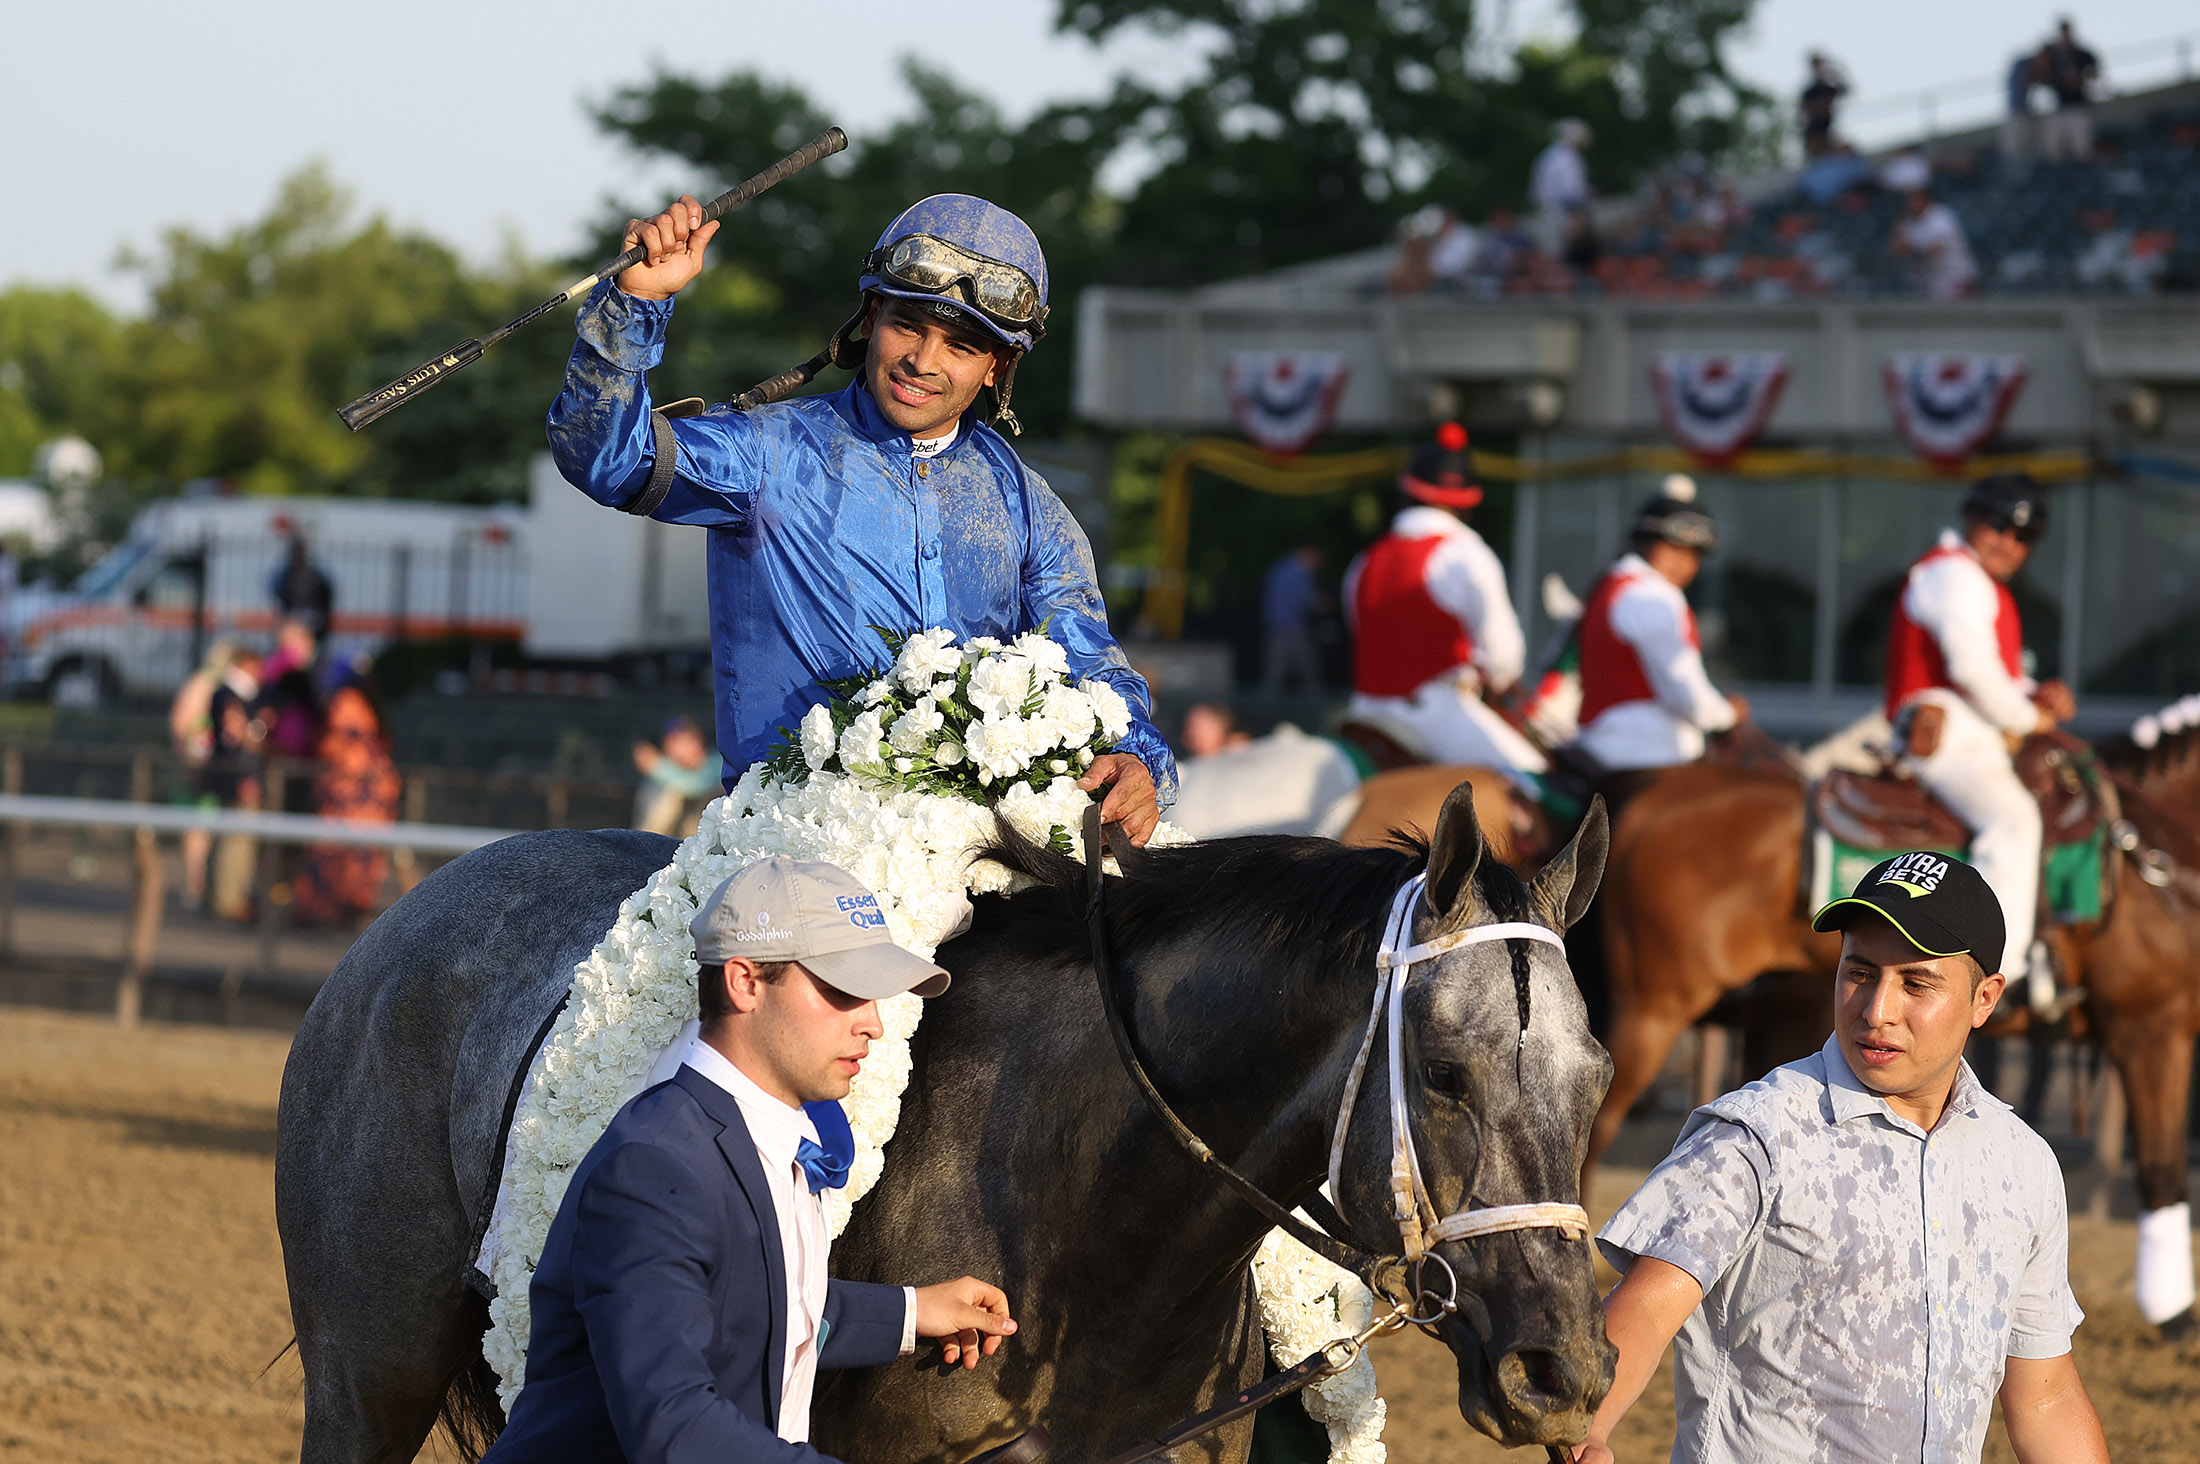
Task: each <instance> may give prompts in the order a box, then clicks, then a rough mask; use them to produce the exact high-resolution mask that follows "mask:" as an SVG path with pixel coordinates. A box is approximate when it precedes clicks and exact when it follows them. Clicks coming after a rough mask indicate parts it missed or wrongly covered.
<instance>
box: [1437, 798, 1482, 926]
mask: <svg viewBox="0 0 2200 1464" xmlns="http://www.w3.org/2000/svg"><path fill="white" fill-rule="evenodd" d="M1484 848H1485V844H1484V842H1483V838H1482V821H1481V820H1480V819H1478V818H1476V817H1475V816H1474V784H1473V783H1471V782H1464V783H1461V784H1460V785H1459V786H1458V787H1456V788H1454V789H1452V790H1451V792H1450V793H1449V794H1448V795H1446V796H1445V798H1444V806H1443V809H1442V811H1440V812H1439V813H1438V814H1437V815H1436V837H1435V838H1434V839H1432V840H1430V841H1429V847H1428V903H1429V908H1430V909H1431V910H1434V911H1435V912H1436V913H1437V914H1439V915H1452V914H1456V913H1458V907H1459V905H1460V903H1461V901H1462V900H1463V899H1464V898H1466V897H1468V896H1470V895H1471V894H1472V892H1473V889H1474V871H1475V870H1476V869H1477V868H1479V867H1480V866H1481V863H1482V851H1483V849H1484Z"/></svg>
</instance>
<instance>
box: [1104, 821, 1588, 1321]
mask: <svg viewBox="0 0 2200 1464" xmlns="http://www.w3.org/2000/svg"><path fill="white" fill-rule="evenodd" d="M1083 832H1084V852H1085V886H1086V901H1085V917H1086V925H1087V928H1088V931H1089V933H1090V937H1091V940H1092V955H1093V973H1094V975H1095V977H1096V978H1097V979H1098V982H1099V986H1100V1004H1101V1007H1102V1008H1103V1010H1105V1012H1106V1013H1107V1018H1108V1031H1109V1033H1110V1035H1111V1036H1112V1037H1113V1038H1114V1039H1115V1050H1116V1055H1117V1056H1118V1057H1119V1058H1120V1059H1121V1060H1122V1063H1123V1067H1124V1069H1125V1070H1126V1071H1127V1072H1128V1073H1129V1074H1130V1077H1131V1081H1132V1082H1133V1083H1134V1084H1135V1085H1136V1086H1137V1088H1138V1091H1139V1094H1140V1096H1141V1097H1143V1098H1144V1099H1145V1101H1146V1106H1147V1107H1148V1108H1150V1109H1151V1110H1152V1111H1153V1113H1154V1115H1155V1116H1156V1117H1157V1118H1159V1119H1160V1120H1161V1122H1162V1126H1163V1127H1164V1128H1166V1129H1167V1130H1168V1131H1169V1133H1170V1135H1171V1136H1172V1137H1173V1138H1175V1140H1176V1141H1177V1143H1178V1144H1179V1145H1181V1146H1182V1147H1183V1149H1184V1150H1185V1152H1186V1153H1188V1154H1190V1155H1191V1156H1192V1157H1193V1158H1194V1159H1196V1160H1198V1161H1199V1162H1200V1163H1201V1164H1203V1165H1205V1166H1207V1167H1208V1168H1211V1169H1212V1170H1213V1171H1214V1172H1215V1174H1216V1175H1217V1176H1218V1177H1220V1178H1221V1179H1222V1181H1223V1182H1224V1183H1225V1184H1227V1185H1229V1186H1230V1188H1232V1189H1233V1190H1235V1191H1237V1193H1238V1195H1239V1197H1240V1198H1242V1199H1243V1200H1244V1201H1245V1202H1246V1203H1247V1204H1249V1205H1251V1206H1252V1207H1253V1209H1255V1210H1256V1211H1258V1212H1259V1213H1260V1215H1261V1216H1262V1218H1264V1219H1266V1220H1267V1221H1268V1222H1269V1223H1270V1224H1272V1225H1274V1226H1276V1227H1277V1228H1278V1229H1280V1230H1283V1231H1284V1232H1286V1233H1287V1234H1289V1235H1290V1236H1291V1237H1292V1238H1293V1239H1295V1240H1297V1241H1298V1242H1299V1243H1300V1244H1301V1245H1304V1246H1305V1247H1307V1249H1309V1250H1311V1251H1313V1252H1314V1253H1315V1254H1317V1255H1319V1256H1321V1257H1323V1258H1324V1259H1326V1260H1328V1261H1330V1262H1332V1263H1334V1264H1336V1265H1338V1266H1341V1267H1343V1268H1344V1269H1346V1270H1348V1271H1351V1272H1353V1273H1355V1274H1356V1275H1358V1276H1359V1277H1360V1279H1361V1280H1362V1281H1364V1282H1366V1283H1367V1286H1368V1288H1369V1289H1370V1290H1372V1291H1375V1292H1377V1293H1378V1294H1380V1295H1383V1296H1386V1297H1388V1298H1390V1300H1391V1302H1392V1303H1393V1304H1394V1305H1395V1306H1397V1307H1398V1308H1399V1311H1400V1313H1401V1315H1402V1316H1403V1318H1404V1320H1406V1321H1409V1322H1414V1323H1418V1324H1422V1325H1427V1324H1430V1323H1433V1322H1435V1321H1438V1320H1440V1319H1441V1318H1442V1317H1443V1316H1444V1315H1446V1314H1449V1313H1451V1312H1454V1311H1456V1310H1458V1304H1459V1295H1458V1292H1459V1281H1458V1277H1457V1275H1456V1274H1453V1273H1452V1270H1451V1266H1450V1264H1449V1263H1448V1262H1446V1261H1445V1260H1444V1259H1443V1257H1442V1256H1437V1255H1435V1252H1434V1250H1433V1247H1435V1246H1438V1245H1441V1244H1443V1243H1445V1242H1446V1241H1460V1240H1471V1239H1474V1238H1475V1237H1478V1236H1484V1235H1498V1234H1502V1233H1504V1232H1506V1231H1512V1230H1558V1231H1561V1232H1563V1233H1564V1234H1566V1235H1568V1236H1571V1237H1575V1238H1578V1239H1580V1240H1583V1241H1586V1240H1587V1239H1588V1238H1589V1212H1588V1211H1587V1210H1585V1209H1583V1208H1582V1207H1581V1206H1580V1205H1569V1204H1556V1203H1543V1204H1523V1205H1491V1206H1485V1207H1482V1208H1479V1209H1478V1208H1474V1207H1472V1206H1471V1205H1470V1206H1469V1207H1468V1208H1465V1209H1460V1210H1456V1211H1453V1212H1452V1213H1451V1214H1449V1215H1438V1214H1437V1211H1436V1205H1435V1201H1434V1200H1433V1199H1432V1198H1431V1197H1430V1195H1429V1192H1428V1188H1427V1186H1426V1185H1425V1184H1424V1183H1423V1182H1422V1179H1421V1161H1420V1155H1419V1153H1418V1151H1417V1150H1416V1149H1415V1146H1414V1142H1413V1125H1412V1122H1411V1117H1410V1115H1409V1113H1408V1111H1407V1108H1406V1086H1405V1067H1404V1062H1403V1048H1404V1028H1405V991H1406V986H1407V984H1408V982H1410V981H1411V980H1412V977H1413V969H1414V967H1415V966H1417V965H1420V964H1421V963H1422V962H1425V961H1428V960H1432V959H1434V958H1435V957H1437V956H1440V955H1443V954H1444V953H1445V952H1447V951H1453V950H1457V949H1459V948H1460V947H1462V946H1468V945H1479V944H1482V943H1483V942H1486V941H1496V940H1539V941H1542V942H1544V943H1546V944H1549V945H1555V946H1558V947H1559V948H1560V949H1562V950H1563V949H1564V947H1565V941H1564V939H1563V938H1562V937H1561V936H1560V935H1559V934H1558V933H1557V932H1556V931H1554V930H1551V929H1550V928H1548V927H1547V926H1542V925H1534V924H1529V923H1526V922H1517V921H1508V922H1504V923H1500V924H1493V925H1475V926H1469V927H1468V928H1466V929H1464V930H1454V931H1450V932H1447V933H1445V934H1443V935H1440V936H1438V937H1436V938H1435V939H1434V940H1430V941H1426V942H1424V943H1422V944H1420V945H1407V944H1405V943H1406V942H1407V941H1408V940H1410V939H1411V937H1412V932H1413V916H1414V911H1415V909H1416V907H1417V906H1418V905H1419V904H1420V903H1421V900H1422V895H1423V892H1424V890H1425V889H1426V886H1427V876H1426V875H1425V874H1417V875H1415V876H1414V877H1413V878H1412V879H1410V880H1408V881H1407V882H1406V884H1405V887H1404V888H1402V889H1400V890H1399V891H1398V894H1397V896H1396V898H1394V899H1393V900H1392V901H1391V907H1390V918H1389V920H1388V921H1387V922H1386V924H1385V927H1384V931H1383V943H1382V948H1381V951H1380V953H1379V954H1378V955H1377V957H1376V969H1377V973H1378V974H1377V977H1376V982H1375V1001H1374V1006H1373V1009H1372V1010H1371V1011H1370V1013H1369V1015H1368V1024H1367V1035H1366V1036H1365V1037H1364V1038H1362V1039H1361V1042H1360V1050H1359V1054H1358V1056H1357V1057H1356V1058H1355V1059H1354V1060H1353V1063H1352V1072H1351V1076H1350V1077H1349V1078H1347V1079H1346V1080H1345V1090H1344V1098H1343V1101H1342V1103H1341V1105H1340V1107H1339V1110H1338V1113H1337V1126H1336V1131H1335V1134H1334V1136H1333V1137H1332V1139H1331V1141H1330V1146H1329V1198H1328V1199H1323V1198H1322V1197H1321V1196H1319V1195H1312V1196H1309V1197H1308V1198H1307V1201H1306V1202H1305V1204H1304V1206H1303V1208H1304V1210H1305V1211H1306V1213H1307V1214H1309V1215H1312V1216H1314V1217H1315V1218H1316V1219H1317V1220H1318V1221H1319V1222H1320V1224H1321V1228H1320V1229H1316V1228H1315V1227H1314V1226H1312V1225H1309V1224H1307V1223H1306V1222H1305V1221H1304V1220H1301V1219H1300V1218H1299V1217H1298V1216H1297V1215H1294V1214H1293V1213H1292V1212H1291V1210H1290V1208H1289V1207H1288V1206H1286V1205H1284V1204H1282V1203H1281V1202H1279V1201H1277V1200H1276V1199H1275V1198H1273V1197H1272V1196H1270V1195H1269V1194H1268V1193H1267V1192H1266V1191H1265V1190H1263V1189H1261V1187H1260V1186H1259V1185H1257V1184H1255V1183H1254V1182H1253V1181H1252V1180H1250V1179H1248V1178H1246V1177H1245V1176H1244V1175H1243V1174H1240V1173H1239V1172H1238V1171H1237V1170H1236V1169H1233V1168H1232V1167H1231V1166H1230V1165H1229V1164H1227V1163H1225V1162H1224V1161H1223V1160H1222V1158H1221V1157H1220V1156H1219V1155H1217V1154H1216V1153H1215V1151H1214V1150H1213V1149H1212V1148H1210V1147H1209V1146H1208V1145H1207V1144H1206V1142H1205V1141H1204V1140H1202V1139H1201V1138H1200V1137H1199V1135H1198V1134H1196V1133H1194V1132H1193V1131H1192V1129H1191V1127H1190V1126H1189V1125H1187V1124H1186V1123H1185V1122H1184V1120H1183V1119H1181V1118H1179V1117H1178V1116H1177V1114H1176V1111H1175V1110H1174V1109H1173V1108H1171V1107H1170V1106H1169V1102H1168V1100H1167V1099H1166V1098H1163V1097H1162V1096H1161V1092H1160V1090H1159V1089H1158V1088H1156V1087H1155V1086H1154V1082H1153V1078H1152V1076H1151V1075H1150V1074H1148V1073H1147V1071H1146V1065H1145V1063H1144V1062H1143V1061H1142V1060H1141V1059H1140V1057H1139V1055H1138V1049H1137V1046H1136V1044H1135V1043H1134V1042H1133V1041H1132V1040H1131V1034H1130V1029H1129V1027H1128V1025H1127V1024H1126V1023H1125V1021H1124V1017H1123V1008H1122V1001H1121V998H1120V995H1119V994H1118V991H1117V986H1118V982H1117V979H1116V970H1115V960H1114V951H1113V942H1112V940H1111V939H1110V935H1109V931H1108V925H1107V919H1106V914H1105V911H1104V909H1103V906H1102V890H1103V888H1104V885H1105V876H1104V874H1103V872H1102V868H1101V866H1102V863H1103V859H1104V856H1105V854H1106V841H1105V836H1104V834H1103V832H1102V829H1101V824H1100V809H1099V805H1097V804H1095V805H1093V806H1092V807H1091V808H1089V809H1087V810H1086V813H1085V823H1084V830H1083ZM1386 1014H1387V1021H1386ZM1525 1018H1526V1011H1525V1008H1523V1021H1522V1026H1521V1033H1520V1040H1521V1043H1522V1045H1523V1046H1524V1045H1525V1044H1526V1042H1527V1038H1528V1034H1527V1026H1526V1020H1525ZM1386 1027H1387V1030H1388V1033H1389V1042H1388V1046H1387V1049H1386V1051H1387V1053H1388V1056H1389V1063H1390V1127H1391V1134H1392V1151H1391V1173H1390V1186H1391V1198H1392V1214H1393V1218H1394V1219H1395V1220H1396V1221H1397V1223H1398V1238H1399V1247H1400V1249H1399V1251H1398V1253H1396V1254H1378V1253H1376V1252H1374V1251H1370V1250H1368V1249H1366V1248H1365V1247H1363V1246H1361V1245H1359V1244H1357V1243H1355V1242H1354V1241H1352V1240H1348V1239H1346V1238H1345V1232H1347V1230H1348V1228H1349V1227H1347V1226H1346V1225H1345V1223H1344V1220H1343V1217H1342V1216H1341V1215H1340V1214H1339V1213H1338V1211H1337V1208H1336V1205H1335V1198H1336V1196H1337V1195H1338V1194H1339V1193H1341V1184H1340V1173H1341V1169H1342V1165H1343V1160H1344V1145H1345V1137H1346V1133H1347V1131H1348V1130H1349V1129H1350V1127H1351V1124H1352V1111H1353V1108H1354V1106H1355V1102H1356V1099H1357V1096H1358V1093H1359V1089H1360V1085H1361V1082H1362V1080H1363V1079H1364V1078H1365V1076H1366V1072H1367V1059H1368V1055H1369V1053H1370V1052H1372V1051H1373V1050H1374V1045H1375V1035H1376V1033H1377V1032H1378V1031H1381V1030H1384V1029H1385V1028H1386ZM1470 1198H1471V1196H1470ZM1432 1256H1433V1257H1434V1259H1435V1260H1436V1262H1437V1264H1439V1265H1441V1266H1443V1267H1444V1271H1445V1273H1446V1275H1447V1276H1448V1277H1449V1278H1450V1284H1449V1287H1448V1290H1447V1294H1445V1295H1443V1296H1436V1295H1435V1294H1434V1293H1431V1292H1426V1291H1424V1290H1423V1289H1422V1287H1421V1285H1420V1281H1421V1272H1422V1270H1423V1267H1424V1263H1425V1262H1426V1260H1427V1259H1428V1258H1430V1257H1432ZM1409 1272H1410V1280H1409ZM1424 1301H1427V1302H1430V1303H1431V1304H1432V1305H1433V1306H1434V1308H1435V1310H1434V1311H1433V1312H1431V1313H1430V1314H1429V1315H1426V1316H1423V1315H1420V1314H1418V1313H1419V1309H1420V1306H1421V1303H1422V1302H1424Z"/></svg>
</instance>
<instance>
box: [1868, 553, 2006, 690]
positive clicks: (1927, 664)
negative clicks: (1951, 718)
mask: <svg viewBox="0 0 2200 1464" xmlns="http://www.w3.org/2000/svg"><path fill="white" fill-rule="evenodd" d="M1951 558H1954V559H1971V558H1973V556H1972V554H1971V551H1970V550H1968V549H1960V548H1959V549H1951V548H1949V547H1948V546H1947V545H1945V544H1943V545H1936V546H1935V547H1934V548H1933V549H1932V550H1931V552H1929V553H1928V554H1926V555H1925V557H1924V558H1922V559H1920V560H1918V562H1917V563H1915V564H1913V565H1911V566H1910V575H1915V574H1916V573H1917V572H1918V571H1919V570H1921V569H1923V568H1924V567H1925V566H1926V565H1928V564H1932V563H1934V562H1936V561H1938V560H1942V559H1951ZM1975 562H1976V561H1975V560H1974V563H1975ZM1979 573H1980V574H1985V573H1986V571H1985V569H1984V568H1983V567H1981V568H1980V569H1979ZM1989 578H1991V576H1989ZM1993 585H1994V594H1995V595H1996V597H1997V598H1998V599H1999V601H2000V603H1999V604H1998V605H1997V606H1996V607H1995V610H1994V641H1995V643H1996V646H1997V647H1998V648H1999V650H2000V651H2001V665H2002V669H2003V670H2005V671H2007V672H2008V673H2009V674H2010V676H2011V677H2013V678H2020V677H2022V676H2023V675H2024V627H2023V625H2022V624H2020V623H2019V622H2018V620H2017V597H2016V596H2014V595H2012V594H2010V593H2009V587H2008V586H2007V585H2005V584H2003V583H2002V582H2001V581H1999V580H1994V581H1993ZM1909 597H1910V576H1909V575H1906V576H1904V577H1903V581H1902V593H1901V594H1899V595H1897V596H1895V601H1894V621H1893V623H1892V624H1890V625H1889V626H1888V627H1887V716H1888V717H1889V718H1892V717H1893V716H1894V714H1895V713H1896V712H1898V711H1900V710H1901V709H1902V704H1903V703H1904V702H1906V701H1908V700H1909V699H1910V698H1911V697H1913V696H1916V695H1917V694H1918V693H1919V692H1921V691H1934V690H1940V691H1954V692H1957V693H1958V694H1959V695H1960V694H1961V688H1959V687H1958V686H1957V685H1956V684H1955V683H1954V682H1953V681H1950V680H1949V679H1948V658H1947V657H1946V656H1944V655H1942V654H1941V650H1940V642H1939V640H1938V639H1937V638H1935V637H1934V635H1933V633H1932V632H1931V631H1929V630H1927V629H1925V627H1924V626H1922V625H1919V624H1918V623H1917V622H1916V621H1914V620H1912V619H1911V618H1910V612H1909V608H1908V606H1907V604H1906V603H1905V602H1906V601H1907V600H1908V599H1909Z"/></svg>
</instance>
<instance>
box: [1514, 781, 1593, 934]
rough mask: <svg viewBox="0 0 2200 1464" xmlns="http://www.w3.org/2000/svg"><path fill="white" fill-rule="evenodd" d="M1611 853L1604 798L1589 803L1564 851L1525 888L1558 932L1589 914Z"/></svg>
mask: <svg viewBox="0 0 2200 1464" xmlns="http://www.w3.org/2000/svg"><path fill="white" fill-rule="evenodd" d="M1611 851H1612V826H1611V824H1610V823H1609V822H1608V821H1607V820H1606V819H1605V817H1604V795H1603V794H1601V793H1598V794H1594V795H1592V796H1591V797H1590V799H1589V811H1588V813H1587V814H1585V815H1583V817H1582V820H1581V827H1580V828H1579V829H1577V830H1575V832H1574V836H1573V838H1572V840H1571V841H1569V842H1568V843H1567V845H1566V847H1565V848H1563V849H1561V850H1559V851H1558V853H1557V854H1556V855H1555V856H1553V857H1552V859H1551V862H1550V863H1548V864H1546V865H1544V866H1543V872H1542V873H1540V874H1538V875H1537V876H1536V877H1535V879H1534V880H1533V881H1531V882H1530V883H1529V885H1528V894H1529V896H1530V897H1531V898H1532V899H1534V901H1535V903H1536V907H1537V908H1538V909H1540V910H1542V911H1543V912H1544V913H1545V914H1546V915H1548V916H1549V917H1550V919H1551V921H1552V923H1553V924H1555V925H1556V926H1557V927H1558V928H1559V929H1560V930H1570V929H1572V928H1573V926H1574V922H1576V921H1578V920H1579V919H1581V917H1582V916H1583V915H1585V914H1587V913H1588V911H1589V901H1590V900H1592V899H1594V898H1595V897H1596V892H1597V884H1598V882H1599V881H1601V880H1602V879H1603V878H1604V860H1605V856H1606V855H1608V854H1610V853H1611Z"/></svg>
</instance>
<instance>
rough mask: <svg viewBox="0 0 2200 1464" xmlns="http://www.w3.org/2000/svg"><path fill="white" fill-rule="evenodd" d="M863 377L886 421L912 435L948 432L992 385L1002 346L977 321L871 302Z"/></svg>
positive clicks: (885, 300)
mask: <svg viewBox="0 0 2200 1464" xmlns="http://www.w3.org/2000/svg"><path fill="white" fill-rule="evenodd" d="M867 325H868V334H869V336H870V346H869V349H868V350H867V352H866V353H865V357H864V378H865V380H866V381H867V382H868V383H869V385H870V388H871V396H872V397H873V398H874V399H875V400H876V401H877V402H878V406H879V410H880V411H882V412H884V413H885V414H886V420H887V421H889V422H892V423H893V424H894V425H895V426H896V427H899V428H900V429H901V430H902V431H904V432H906V433H908V434H909V435H910V436H911V437H926V438H929V437H938V436H940V435H941V434H943V433H945V432H947V431H949V430H950V429H951V428H952V427H953V426H954V425H955V422H956V421H957V420H958V419H959V418H960V417H961V416H962V414H963V413H964V412H966V411H968V410H969V409H970V404H971V403H972V402H974V401H976V400H977V399H978V393H979V392H981V391H983V390H984V389H985V388H987V387H989V386H991V385H993V381H994V377H995V375H996V374H997V373H998V371H999V369H1000V358H999V355H998V353H999V351H1000V350H1001V346H1000V344H999V342H997V341H995V340H994V339H993V337H992V336H990V335H988V334H986V332H985V329H984V327H982V326H980V325H977V324H976V323H974V322H973V323H968V324H965V323H962V321H961V318H960V317H958V319H957V320H956V321H952V322H951V321H948V320H944V319H942V318H941V317H939V316H937V315H934V314H932V313H931V312H930V311H928V310H925V309H923V308H922V307H920V306H917V305H913V304H911V303H909V302H908V301H906V300H900V299H896V298H894V297H892V296H884V297H881V298H879V299H877V300H875V301H874V302H873V303H872V306H871V314H870V318H869V321H868V322H867Z"/></svg>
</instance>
